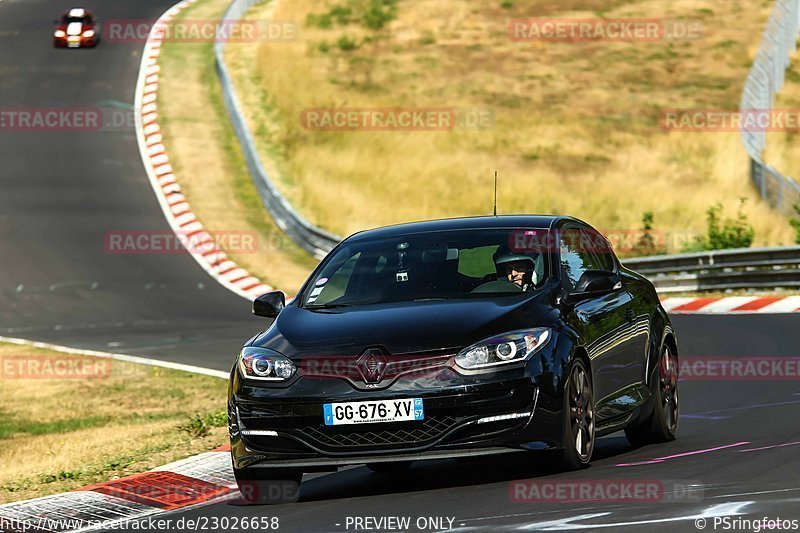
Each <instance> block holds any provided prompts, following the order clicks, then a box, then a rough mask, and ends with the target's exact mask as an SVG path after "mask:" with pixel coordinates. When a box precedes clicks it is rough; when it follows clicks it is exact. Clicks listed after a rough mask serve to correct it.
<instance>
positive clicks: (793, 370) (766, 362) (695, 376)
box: [679, 356, 800, 381]
mask: <svg viewBox="0 0 800 533" xmlns="http://www.w3.org/2000/svg"><path fill="white" fill-rule="evenodd" d="M679 375H680V379H681V381H687V380H692V381H703V380H713V381H720V380H725V381H794V380H800V357H694V356H683V357H681V359H680V364H679Z"/></svg>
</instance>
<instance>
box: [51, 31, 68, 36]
mask: <svg viewBox="0 0 800 533" xmlns="http://www.w3.org/2000/svg"><path fill="white" fill-rule="evenodd" d="M53 35H55V36H56V37H66V36H67V32H65V31H64V30H56V32H55V33H54V34H53Z"/></svg>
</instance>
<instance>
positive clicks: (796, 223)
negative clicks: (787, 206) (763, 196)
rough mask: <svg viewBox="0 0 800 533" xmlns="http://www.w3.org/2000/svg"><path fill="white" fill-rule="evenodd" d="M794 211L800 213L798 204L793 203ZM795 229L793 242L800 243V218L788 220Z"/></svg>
mask: <svg viewBox="0 0 800 533" xmlns="http://www.w3.org/2000/svg"><path fill="white" fill-rule="evenodd" d="M794 212H795V213H797V214H798V215H800V204H794ZM789 224H791V225H792V227H793V228H794V231H795V235H794V243H795V244H800V220H798V219H796V218H793V219H791V220H790V221H789Z"/></svg>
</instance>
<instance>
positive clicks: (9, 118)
mask: <svg viewBox="0 0 800 533" xmlns="http://www.w3.org/2000/svg"><path fill="white" fill-rule="evenodd" d="M102 127H103V111H102V109H100V108H98V107H75V108H70V107H38V108H22V107H4V108H0V131H19V132H22V131H69V132H76V131H98V130H100V129H102Z"/></svg>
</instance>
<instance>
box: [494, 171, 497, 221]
mask: <svg viewBox="0 0 800 533" xmlns="http://www.w3.org/2000/svg"><path fill="white" fill-rule="evenodd" d="M494 216H497V171H496V170H495V171H494Z"/></svg>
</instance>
